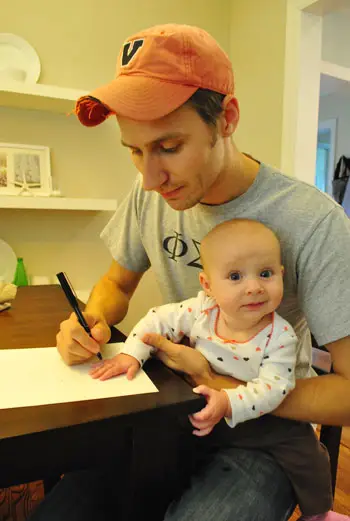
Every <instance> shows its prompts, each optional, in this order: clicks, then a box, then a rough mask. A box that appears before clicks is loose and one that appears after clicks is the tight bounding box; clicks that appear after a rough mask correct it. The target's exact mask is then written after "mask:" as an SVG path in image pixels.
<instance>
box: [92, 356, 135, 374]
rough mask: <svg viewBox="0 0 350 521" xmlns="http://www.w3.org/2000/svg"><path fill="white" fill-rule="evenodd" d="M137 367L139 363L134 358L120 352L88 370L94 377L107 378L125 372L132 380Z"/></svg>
mask: <svg viewBox="0 0 350 521" xmlns="http://www.w3.org/2000/svg"><path fill="white" fill-rule="evenodd" d="M139 367H140V363H139V362H138V360H136V358H134V357H133V356H130V355H126V354H124V353H120V354H119V355H116V356H114V357H113V358H110V359H109V360H104V361H103V362H102V363H98V364H96V365H94V366H93V368H92V369H91V370H90V371H89V375H90V376H92V378H95V379H97V378H99V379H100V380H108V379H109V378H112V377H113V376H118V375H120V374H125V373H126V377H127V379H128V380H132V379H133V378H134V376H135V374H136V373H137V371H138V370H139Z"/></svg>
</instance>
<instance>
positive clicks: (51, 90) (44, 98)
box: [0, 81, 87, 114]
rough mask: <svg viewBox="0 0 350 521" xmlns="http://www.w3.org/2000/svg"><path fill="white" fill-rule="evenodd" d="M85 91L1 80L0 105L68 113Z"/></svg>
mask: <svg viewBox="0 0 350 521" xmlns="http://www.w3.org/2000/svg"><path fill="white" fill-rule="evenodd" d="M86 94H87V92H85V91H81V90H76V89H68V88H64V87H56V86H53V85H41V84H33V85H32V84H26V83H20V82H15V81H6V82H1V84H0V106H3V107H12V108H20V109H32V110H45V111H48V112H56V113H60V114H69V113H70V112H72V111H73V110H74V108H75V102H76V101H77V99H78V98H80V97H81V96H85V95H86Z"/></svg>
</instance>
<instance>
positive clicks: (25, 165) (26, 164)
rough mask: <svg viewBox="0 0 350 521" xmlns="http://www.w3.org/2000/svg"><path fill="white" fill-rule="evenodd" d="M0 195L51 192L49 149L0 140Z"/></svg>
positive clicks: (46, 194)
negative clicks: (1, 141)
mask: <svg viewBox="0 0 350 521" xmlns="http://www.w3.org/2000/svg"><path fill="white" fill-rule="evenodd" d="M0 195H18V196H51V195H52V177H51V161H50V149H49V148H48V147H44V146H38V145H22V144H17V143H0Z"/></svg>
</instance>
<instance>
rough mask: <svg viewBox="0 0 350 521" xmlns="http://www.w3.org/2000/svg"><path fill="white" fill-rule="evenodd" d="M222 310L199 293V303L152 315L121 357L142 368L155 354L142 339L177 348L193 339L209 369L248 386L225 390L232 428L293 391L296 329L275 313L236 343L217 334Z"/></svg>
mask: <svg viewBox="0 0 350 521" xmlns="http://www.w3.org/2000/svg"><path fill="white" fill-rule="evenodd" d="M219 313H220V309H219V307H218V305H217V304H216V302H215V300H214V299H213V298H211V297H208V296H207V295H206V294H205V293H204V291H200V292H199V293H198V295H197V297H195V298H190V299H188V300H184V301H183V302H179V303H176V304H166V305H164V306H160V307H157V308H153V309H151V310H150V311H149V312H148V313H147V315H146V316H145V317H144V318H142V319H141V320H140V321H139V322H138V323H137V325H136V326H135V327H134V329H133V330H132V331H131V333H130V335H129V336H128V338H127V339H126V341H125V345H124V348H123V349H122V350H121V353H125V354H128V355H131V356H133V357H135V358H136V359H137V360H138V361H139V362H140V364H141V366H142V365H143V364H144V363H145V361H146V360H147V359H148V358H149V356H150V354H151V352H152V348H151V347H150V346H149V345H147V344H144V343H143V342H142V341H141V338H142V337H143V336H144V335H145V334H146V333H158V334H160V335H163V336H166V337H167V338H168V339H169V340H171V341H173V342H176V343H179V342H180V341H181V339H182V338H183V337H184V336H187V337H189V339H190V344H191V346H192V347H194V348H195V349H197V350H198V351H200V352H201V353H202V354H203V356H204V357H205V358H206V359H207V360H208V362H209V363H210V365H211V367H212V368H213V369H214V371H216V372H217V373H219V374H225V375H229V376H232V377H234V378H237V379H238V380H242V381H244V382H248V383H247V385H240V386H238V387H237V388H236V389H225V392H226V393H227V394H228V396H229V399H230V402H231V408H232V418H226V421H227V423H228V424H229V425H230V427H235V426H236V425H237V424H238V423H241V422H244V421H247V420H251V419H253V418H257V417H259V416H261V415H262V414H266V413H269V412H271V411H273V410H274V409H275V408H276V407H277V406H278V405H279V404H280V403H281V402H282V401H283V400H284V398H285V397H286V395H287V394H288V393H289V392H290V391H291V390H292V389H293V388H294V386H295V373H294V370H295V364H296V345H297V337H296V335H295V333H294V330H293V328H292V326H291V325H290V324H289V323H288V322H287V321H286V320H284V319H283V318H282V317H280V316H279V315H278V314H277V313H273V319H272V323H271V324H269V325H268V326H266V327H265V328H264V329H262V330H261V331H260V332H259V333H257V334H256V335H255V336H254V337H253V338H251V339H249V340H247V341H246V342H236V341H235V340H232V339H226V338H223V337H220V336H219V335H218V334H217V328H216V325H217V320H218V317H219Z"/></svg>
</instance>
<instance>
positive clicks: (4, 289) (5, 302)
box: [0, 278, 17, 311]
mask: <svg viewBox="0 0 350 521" xmlns="http://www.w3.org/2000/svg"><path fill="white" fill-rule="evenodd" d="M16 294H17V286H15V285H14V284H8V283H7V282H5V281H4V279H3V278H0V311H5V309H8V308H10V307H11V301H12V300H14V298H15V296H16Z"/></svg>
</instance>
